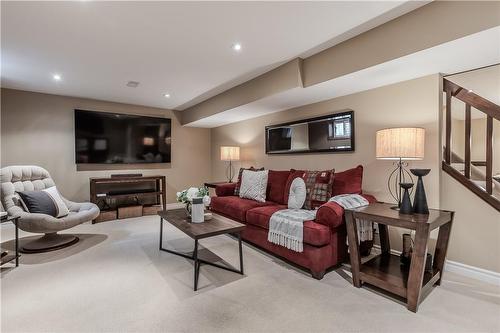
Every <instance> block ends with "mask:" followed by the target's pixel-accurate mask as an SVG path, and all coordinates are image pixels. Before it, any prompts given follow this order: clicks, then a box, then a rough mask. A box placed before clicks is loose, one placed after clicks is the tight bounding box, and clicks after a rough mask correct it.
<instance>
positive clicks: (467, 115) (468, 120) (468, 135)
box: [464, 104, 471, 179]
mask: <svg viewBox="0 0 500 333" xmlns="http://www.w3.org/2000/svg"><path fill="white" fill-rule="evenodd" d="M470 144H471V117H470V104H465V161H464V163H465V169H464V176H465V177H467V178H469V179H470V163H471V162H470Z"/></svg>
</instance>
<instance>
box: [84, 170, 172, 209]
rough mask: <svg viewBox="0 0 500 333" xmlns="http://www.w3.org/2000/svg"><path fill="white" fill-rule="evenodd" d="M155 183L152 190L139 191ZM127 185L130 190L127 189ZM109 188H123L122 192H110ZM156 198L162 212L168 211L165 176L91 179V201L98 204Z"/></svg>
mask: <svg viewBox="0 0 500 333" xmlns="http://www.w3.org/2000/svg"><path fill="white" fill-rule="evenodd" d="M148 183H149V184H150V183H154V188H152V189H147V190H144V189H137V187H140V186H141V184H142V185H147V184H148ZM127 185H128V186H129V189H126V187H127ZM106 187H107V188H112V187H115V188H116V187H118V188H119V187H123V189H121V190H118V191H117V190H116V189H115V190H114V191H109V190H106ZM145 197H156V198H157V202H158V203H161V206H162V210H167V185H166V179H165V176H115V177H106V178H90V201H91V202H92V203H95V204H98V202H99V200H101V199H104V198H114V199H127V198H131V199H139V198H145Z"/></svg>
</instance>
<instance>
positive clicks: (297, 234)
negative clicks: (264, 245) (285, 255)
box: [267, 209, 316, 252]
mask: <svg viewBox="0 0 500 333" xmlns="http://www.w3.org/2000/svg"><path fill="white" fill-rule="evenodd" d="M315 218H316V211H315V210H306V209H283V210H279V211H277V212H276V213H274V214H273V215H271V219H270V220H269V233H268V236H267V240H268V241H270V242H271V243H274V244H278V245H281V246H284V247H286V248H287V249H290V250H292V251H295V252H302V251H304V245H303V240H304V221H309V220H314V219H315Z"/></svg>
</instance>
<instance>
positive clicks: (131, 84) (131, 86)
mask: <svg viewBox="0 0 500 333" xmlns="http://www.w3.org/2000/svg"><path fill="white" fill-rule="evenodd" d="M138 86H139V82H137V81H128V82H127V87H130V88H137V87H138Z"/></svg>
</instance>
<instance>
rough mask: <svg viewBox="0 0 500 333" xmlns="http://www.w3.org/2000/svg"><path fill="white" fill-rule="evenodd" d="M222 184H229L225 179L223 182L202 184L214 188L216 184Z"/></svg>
mask: <svg viewBox="0 0 500 333" xmlns="http://www.w3.org/2000/svg"><path fill="white" fill-rule="evenodd" d="M222 184H231V183H229V182H227V181H225V182H206V183H205V184H204V185H205V186H206V187H208V188H216V187H217V185H222Z"/></svg>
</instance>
